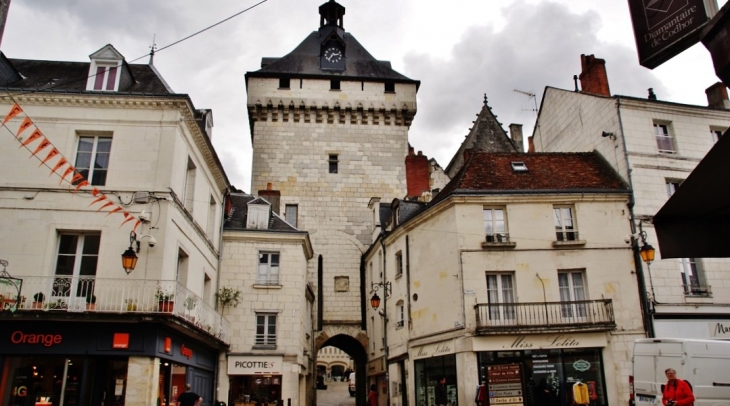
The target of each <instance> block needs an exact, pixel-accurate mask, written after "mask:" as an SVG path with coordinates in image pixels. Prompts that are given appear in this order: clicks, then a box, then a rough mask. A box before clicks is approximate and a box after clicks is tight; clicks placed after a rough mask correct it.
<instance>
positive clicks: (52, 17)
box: [0, 0, 727, 192]
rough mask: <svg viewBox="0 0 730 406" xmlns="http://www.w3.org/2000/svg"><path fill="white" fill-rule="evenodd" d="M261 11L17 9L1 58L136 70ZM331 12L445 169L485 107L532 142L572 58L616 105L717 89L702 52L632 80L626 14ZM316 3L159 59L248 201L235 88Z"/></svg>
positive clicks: (203, 7)
mask: <svg viewBox="0 0 730 406" xmlns="http://www.w3.org/2000/svg"><path fill="white" fill-rule="evenodd" d="M260 1H261V0H215V1H206V2H203V1H199V0H123V1H109V0H63V1H60V0H12V3H11V6H10V12H9V17H8V21H7V24H6V27H5V33H4V37H3V39H2V46H1V47H0V49H2V51H3V52H4V53H5V55H6V56H8V57H10V58H24V59H48V60H65V61H85V62H88V61H89V57H88V56H89V55H90V54H91V53H93V52H94V51H96V50H98V49H99V48H101V47H103V46H104V45H106V44H108V43H110V44H112V45H114V46H115V47H116V48H117V49H118V50H119V51H120V52H121V53H122V54H123V55H124V56H125V57H126V60H127V61H128V62H132V61H133V60H135V59H138V58H139V57H142V56H144V55H146V54H148V53H149V46H150V45H151V44H152V39H153V36H155V38H156V39H155V43H156V44H157V47H158V48H162V47H164V46H166V45H168V44H171V43H173V42H175V41H178V40H180V39H182V38H184V37H186V36H188V35H190V34H193V33H195V32H197V31H199V30H201V29H203V28H205V27H207V26H209V25H212V24H214V23H217V22H219V21H221V20H223V19H225V18H227V17H230V16H231V15H233V14H236V13H238V12H240V11H242V10H244V9H246V8H248V7H251V6H253V5H255V4H256V3H258V2H260ZM338 1H339V3H340V4H342V5H343V6H345V8H346V14H345V18H344V27H345V30H346V31H348V32H350V33H351V34H352V35H354V36H355V38H357V39H358V41H359V42H360V43H361V44H362V45H363V46H364V47H365V48H366V49H367V50H368V51H369V52H370V53H371V54H372V55H373V56H374V57H375V58H377V59H380V60H389V61H391V63H392V66H393V68H394V69H395V70H396V71H398V72H400V73H402V74H404V75H405V76H407V77H409V78H411V79H416V80H420V81H421V87H420V90H419V92H418V113H417V115H416V118H415V120H414V122H413V125H412V126H411V130H410V143H411V145H413V147H414V148H415V149H416V150H417V151H418V150H421V151H423V153H424V154H425V155H427V156H429V157H433V158H436V160H437V161H438V162H439V164H440V165H441V166H442V167H445V166H446V165H447V164H448V163H449V161H450V160H451V157H452V155H453V154H454V153H455V151H456V150H457V148H458V146H459V144H460V143H461V141H462V140H463V139H464V136H465V135H466V134H467V132H468V128H469V127H470V126H471V121H472V120H473V119H474V117H475V115H476V113H478V112H479V109H480V108H481V103H482V100H483V94H485V93H486V94H487V97H488V99H489V105H490V106H491V107H492V111H493V112H494V113H495V114H496V115H498V119H499V121H501V122H502V123H503V127H504V128H505V129H507V127H508V125H509V124H511V123H518V124H523V125H524V133H525V136H528V135H530V134H532V127H533V125H534V122H535V118H536V113H535V112H534V109H535V106H536V104H537V105H539V103H540V99H541V97H542V93H543V90H544V88H545V86H552V87H558V88H564V89H571V90H572V89H573V88H574V84H573V75H577V74H579V73H580V55H581V54H594V55H595V56H596V57H597V58H603V59H605V60H606V68H607V71H608V78H609V85H610V88H611V92H612V93H613V94H621V95H627V96H635V97H646V95H647V89H648V88H650V87H651V88H654V91H655V93H656V94H657V96H658V98H659V99H660V100H668V101H673V102H679V103H687V104H698V105H706V103H707V99H706V96H705V93H704V90H705V89H706V88H707V87H709V86H710V85H712V84H713V83H715V82H718V81H719V80H718V79H717V77H716V76H715V74H714V71H713V68H712V59H711V58H710V55H709V53H708V52H707V50H706V49H705V48H704V47H703V46H702V45H701V44H698V45H695V46H693V47H692V48H690V49H689V50H687V51H685V52H684V53H682V54H681V55H679V56H677V57H675V58H674V59H672V60H670V61H668V62H666V63H665V64H664V65H662V66H660V67H658V68H656V69H654V70H653V71H652V70H648V69H646V68H644V67H642V66H640V65H639V63H638V57H637V55H636V48H635V44H634V39H633V32H632V26H631V21H630V17H629V10H628V2H627V1H626V0H450V1H433V0H368V1H364V0H357V1H355V0H338ZM726 1H727V0H719V6H720V7H722V6H723V5H724V4H725V3H726ZM324 2H325V0H267V1H265V2H264V3H262V4H260V5H258V6H257V7H255V8H253V9H252V10H250V11H248V12H245V13H243V14H241V15H239V16H237V17H235V18H233V19H231V20H229V21H227V22H225V23H223V24H221V25H219V26H217V27H215V28H212V29H211V30H208V31H206V32H204V33H202V34H200V35H198V36H196V37H194V38H191V39H189V40H187V41H184V42H182V43H180V44H177V45H175V46H172V47H170V48H168V49H165V50H162V51H160V52H159V53H157V55H156V56H155V61H154V64H155V66H156V67H157V69H158V70H159V71H160V73H161V74H162V76H163V77H164V79H165V80H166V81H167V82H168V84H169V85H170V86H171V87H172V89H173V90H174V91H175V92H176V93H187V94H189V95H190V97H191V99H192V100H193V103H194V104H195V107H196V108H211V109H213V116H214V121H215V127H214V129H213V144H214V146H215V147H216V151H217V153H218V156H219V157H220V158H221V161H222V162H223V166H224V168H225V171H226V174H227V175H228V178H229V179H230V180H231V183H232V184H233V185H235V186H236V187H238V188H239V189H243V190H244V191H246V192H251V190H250V183H251V179H250V178H251V153H252V149H251V134H250V130H249V126H248V116H247V112H246V87H245V83H244V74H245V73H246V72H248V71H254V70H257V69H259V66H260V63H261V58H262V57H281V56H284V55H286V54H287V53H289V52H290V51H291V50H293V49H294V48H295V47H296V46H297V45H298V44H299V43H300V42H301V41H302V40H303V39H304V38H305V37H306V36H307V35H308V34H309V33H310V32H312V31H315V30H317V28H318V27H319V13H318V7H319V6H320V5H321V4H323V3H324ZM148 60H149V58H148V57H146V56H145V57H143V58H141V59H139V60H138V61H137V62H134V63H147V62H148ZM515 89H518V90H521V91H522V92H526V93H531V94H535V97H536V99H533V98H531V97H530V96H528V95H526V94H524V93H521V92H516V91H515ZM535 100H536V101H535ZM538 107H539V106H538ZM50 136H52V134H49V137H50ZM254 192H255V191H254Z"/></svg>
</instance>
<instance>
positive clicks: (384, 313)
mask: <svg viewBox="0 0 730 406" xmlns="http://www.w3.org/2000/svg"><path fill="white" fill-rule="evenodd" d="M370 288H371V289H372V290H373V297H371V298H370V306H372V307H373V310H375V311H377V310H378V307H380V296H378V290H380V289H383V310H381V311H379V312H378V314H379V315H380V316H381V317H383V347H384V353H383V356H384V357H385V363H384V364H385V387H386V388H388V389H387V391H388V398H387V402H386V405H390V387H389V385H390V382H389V379H388V355H389V351H388V298H390V293H391V289H390V288H391V286H390V282H378V283H375V282H373V283H372V284H371V285H370Z"/></svg>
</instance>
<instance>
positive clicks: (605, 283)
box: [365, 149, 644, 406]
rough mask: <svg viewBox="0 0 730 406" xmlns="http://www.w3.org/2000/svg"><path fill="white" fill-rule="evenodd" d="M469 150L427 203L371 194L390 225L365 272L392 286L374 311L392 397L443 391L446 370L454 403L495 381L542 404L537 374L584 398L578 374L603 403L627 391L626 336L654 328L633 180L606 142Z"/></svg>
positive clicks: (566, 400) (504, 394)
mask: <svg viewBox="0 0 730 406" xmlns="http://www.w3.org/2000/svg"><path fill="white" fill-rule="evenodd" d="M463 162H464V163H463V165H462V167H461V169H460V170H459V171H458V172H457V173H456V174H455V176H454V177H453V179H452V180H451V182H450V183H449V184H448V185H446V187H445V188H444V189H443V190H442V191H441V192H440V193H439V194H438V195H436V196H435V198H434V199H433V200H432V201H431V202H430V203H428V204H425V203H419V202H414V201H407V200H400V199H395V200H393V201H392V203H391V204H389V205H382V204H371V208H372V210H373V218H374V219H375V225H376V227H381V228H382V230H383V233H375V234H374V235H375V240H374V243H373V244H372V245H371V248H370V250H368V252H367V253H366V255H365V266H366V273H365V276H366V281H367V283H368V284H371V283H375V284H379V285H380V286H382V288H381V289H379V290H378V291H376V292H375V295H376V296H377V297H374V298H373V299H379V300H374V305H378V308H377V309H374V308H369V309H368V310H367V321H368V332H369V334H370V335H371V337H377V338H380V337H382V338H383V340H382V341H380V340H372V341H371V344H372V345H371V347H369V348H368V353H369V355H370V358H371V359H375V360H377V359H379V358H381V357H385V358H387V359H388V363H387V367H386V368H387V372H388V381H387V382H386V383H387V384H388V386H387V391H388V392H389V394H390V404H391V405H393V406H401V405H428V404H434V393H435V386H436V384H437V382H438V380H439V379H440V378H441V377H446V386H447V392H448V396H449V403H450V404H472V402H474V397H475V388H476V387H477V385H479V384H481V383H485V382H487V381H488V382H489V385H490V391H492V392H494V396H493V397H492V400H493V401H494V403H493V404H495V403H496V404H499V403H512V404H524V405H526V406H532V405H538V404H544V403H541V402H539V401H538V397H539V396H540V394H539V393H548V392H545V391H543V392H538V390H539V388H543V389H545V390H547V391H549V396H550V397H551V399H552V398H554V399H553V400H551V402H553V404H572V397H571V394H572V386H573V385H575V384H577V383H578V382H582V383H584V384H586V385H588V391H589V394H590V397H591V404H595V405H608V404H619V403H621V401H622V400H623V399H624V395H626V394H627V390H628V387H627V385H621V383H622V382H627V381H628V374H629V370H630V365H631V355H630V352H629V351H627V349H626V348H627V343H630V342H632V341H633V340H634V339H636V338H641V337H643V336H644V334H643V329H642V327H643V326H642V323H641V319H640V318H639V317H637V316H636V309H637V308H638V306H639V300H638V295H637V294H636V289H637V286H636V284H637V282H636V279H635V277H634V276H633V273H632V270H633V259H632V252H631V249H630V247H629V246H628V245H627V244H625V243H624V237H625V235H626V234H627V233H629V232H630V227H629V222H628V220H629V213H628V210H627V204H628V202H629V196H630V190H629V188H628V186H627V184H626V182H625V181H623V180H622V179H621V177H620V176H619V175H618V174H617V173H616V172H615V171H614V170H613V169H612V168H611V167H610V165H609V164H608V163H607V162H606V161H605V160H604V159H603V157H601V156H600V154H598V153H596V152H590V153H533V154H523V153H515V152H512V153H489V152H481V151H471V150H468V149H467V150H466V154H465V157H464V160H463ZM557 173H559V174H560V176H555V174H557ZM374 203H377V202H374ZM385 320H387V321H388V322H387V323H385ZM379 389H380V385H379ZM382 396H384V395H381V397H382ZM381 404H383V400H382V399H381Z"/></svg>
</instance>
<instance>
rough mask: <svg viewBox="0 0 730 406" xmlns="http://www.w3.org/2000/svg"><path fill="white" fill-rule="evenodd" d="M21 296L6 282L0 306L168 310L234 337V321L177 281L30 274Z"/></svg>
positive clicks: (56, 309) (209, 330) (226, 337)
mask: <svg viewBox="0 0 730 406" xmlns="http://www.w3.org/2000/svg"><path fill="white" fill-rule="evenodd" d="M22 279H23V285H22V292H21V296H20V298H17V291H15V289H13V288H12V287H10V286H7V285H4V284H1V283H0V306H1V307H2V309H13V308H14V309H15V310H16V311H29V312H30V311H48V312H68V313H81V312H97V313H129V314H135V313H144V314H164V315H170V316H172V317H177V318H179V319H184V320H186V321H188V322H189V323H191V324H192V325H194V326H195V327H196V328H197V329H199V330H201V331H203V332H205V333H207V334H210V335H212V336H214V337H217V338H218V339H220V340H222V341H224V342H228V340H229V338H230V323H229V322H228V320H226V319H225V318H224V317H223V316H221V315H220V314H219V313H218V312H216V311H215V309H213V307H211V306H210V305H208V304H207V303H205V302H203V300H202V298H200V297H199V296H197V295H195V294H194V293H193V292H191V291H190V290H188V289H187V288H185V287H184V286H182V285H181V284H180V283H178V282H177V281H160V280H142V279H100V278H95V277H71V276H25V277H22Z"/></svg>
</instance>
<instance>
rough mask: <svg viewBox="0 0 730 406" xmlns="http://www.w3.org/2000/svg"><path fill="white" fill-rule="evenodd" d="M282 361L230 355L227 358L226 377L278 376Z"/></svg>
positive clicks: (277, 358) (279, 359) (280, 358)
mask: <svg viewBox="0 0 730 406" xmlns="http://www.w3.org/2000/svg"><path fill="white" fill-rule="evenodd" d="M282 361H283V358H282V357H256V356H245V355H231V356H229V357H228V375H255V374H274V375H280V374H281V372H282V370H281V369H282Z"/></svg>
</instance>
